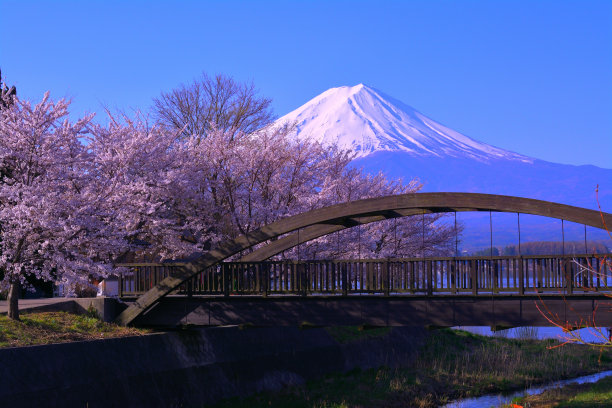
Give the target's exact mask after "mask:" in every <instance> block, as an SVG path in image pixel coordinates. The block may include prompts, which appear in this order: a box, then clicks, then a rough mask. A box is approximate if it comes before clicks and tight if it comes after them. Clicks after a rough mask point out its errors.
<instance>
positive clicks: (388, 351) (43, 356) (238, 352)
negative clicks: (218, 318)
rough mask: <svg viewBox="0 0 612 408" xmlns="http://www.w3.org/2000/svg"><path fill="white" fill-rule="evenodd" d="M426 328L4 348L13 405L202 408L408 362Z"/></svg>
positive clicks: (7, 395) (273, 331)
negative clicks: (360, 334)
mask: <svg viewBox="0 0 612 408" xmlns="http://www.w3.org/2000/svg"><path fill="white" fill-rule="evenodd" d="M426 335H427V332H426V331H425V330H423V329H420V328H408V327H403V328H394V329H393V330H392V331H391V332H390V334H388V335H387V336H385V337H383V338H377V339H370V340H363V341H357V342H353V343H349V344H338V343H337V342H336V341H335V340H333V338H331V336H329V334H328V333H327V332H326V331H325V330H324V329H304V330H300V329H298V328H251V329H245V330H239V329H238V328H235V327H232V328H208V329H194V330H185V331H180V332H171V333H164V334H154V335H148V336H139V337H129V338H119V339H110V340H99V341H89V342H77V343H66V344H55V345H47V346H34V347H22V348H9V349H0V379H1V380H0V401H1V404H2V406H6V407H34V406H36V407H88V408H93V407H180V406H202V405H205V404H211V403H214V402H216V401H218V400H219V399H222V398H227V397H231V396H237V395H241V396H245V395H249V394H251V393H254V392H257V391H262V390H270V389H279V388H281V387H283V386H284V385H288V384H300V383H302V382H304V381H305V380H306V379H310V378H315V377H318V376H321V375H323V374H325V373H329V372H340V371H346V370H350V369H352V368H355V367H361V368H369V367H378V366H381V365H388V366H393V365H399V364H407V363H408V362H410V361H411V360H412V359H413V358H414V353H415V350H417V349H418V346H419V345H420V344H421V343H422V342H423V341H424V339H425V337H426Z"/></svg>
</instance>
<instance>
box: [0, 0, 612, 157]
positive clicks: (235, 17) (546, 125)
mask: <svg viewBox="0 0 612 408" xmlns="http://www.w3.org/2000/svg"><path fill="white" fill-rule="evenodd" d="M0 16H2V23H1V25H0V68H2V72H3V74H4V77H5V79H7V80H8V81H9V83H11V84H15V85H16V86H17V88H18V92H19V95H20V96H21V97H26V98H29V99H39V98H40V97H41V96H42V94H43V92H44V91H46V90H50V91H51V94H52V96H53V97H62V96H68V97H71V98H73V101H74V103H73V110H74V112H75V114H82V113H84V112H86V111H89V112H102V104H104V105H107V106H109V107H110V108H113V109H114V108H119V109H130V108H140V109H143V110H146V109H148V108H149V107H150V106H151V100H152V98H153V97H155V96H158V95H159V94H160V92H161V91H165V90H170V89H172V88H173V87H175V86H177V85H178V84H180V83H182V82H190V81H191V80H192V79H194V78H195V77H197V76H198V75H199V74H200V73H201V72H202V71H206V72H208V73H211V74H214V73H225V74H228V75H231V76H234V77H235V78H236V79H238V80H253V81H254V83H255V85H256V86H257V87H258V88H259V90H260V92H261V94H262V95H265V96H268V97H271V98H272V99H273V101H274V103H273V107H274V111H275V113H276V114H277V115H278V116H281V115H283V114H285V113H287V112H289V111H291V110H293V109H295V108H297V107H298V106H300V105H301V104H303V103H305V102H306V101H308V100H309V99H310V98H312V97H314V96H316V95H317V94H319V93H321V92H323V91H324V90H326V89H328V88H330V87H334V86H341V85H355V84H358V83H365V84H368V85H370V86H372V87H374V88H377V89H380V90H381V91H383V92H385V93H387V94H389V95H391V96H394V97H395V98H397V99H400V100H402V101H403V102H405V103H407V104H409V105H411V106H413V107H414V108H416V109H418V110H420V111H421V112H423V113H424V114H426V115H428V116H429V117H431V118H433V119H435V120H437V121H439V122H441V123H443V124H445V125H447V126H449V127H451V128H453V129H455V130H458V131H460V132H462V133H464V134H467V135H468V136H471V137H473V138H475V139H478V140H482V141H484V142H487V143H490V144H493V145H495V146H499V147H502V148H506V149H510V150H514V151H517V152H519V153H522V154H526V155H529V156H532V157H536V158H540V159H544V160H549V161H554V162H559V163H569V164H594V165H597V166H600V167H606V168H612V1H609V0H602V1H588V0H586V1H585V0H581V1H559V0H554V1H431V0H427V1H380V0H378V1H329V0H328V1H276V2H272V1H257V2H256V1H249V2H247V1H242V2H236V1H192V2H188V1H164V2H162V1H123V2H119V1H108V0H107V1H89V2H88V1H83V0H81V1H39V2H35V1H27V0H19V1H12V0H0Z"/></svg>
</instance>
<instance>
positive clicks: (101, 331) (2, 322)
mask: <svg viewBox="0 0 612 408" xmlns="http://www.w3.org/2000/svg"><path fill="white" fill-rule="evenodd" d="M145 333H146V331H144V330H140V329H134V328H129V327H121V326H117V325H115V324H110V323H104V322H103V321H101V320H99V319H98V318H96V317H95V316H93V315H76V314H71V313H66V312H46V313H30V314H25V313H24V314H22V315H21V321H13V320H11V319H9V318H8V317H6V316H5V315H0V347H21V346H31V345H37V344H50V343H63V342H69V341H79V340H95V339H103V338H109V337H123V336H133V335H139V334H145Z"/></svg>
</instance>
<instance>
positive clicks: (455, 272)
mask: <svg viewBox="0 0 612 408" xmlns="http://www.w3.org/2000/svg"><path fill="white" fill-rule="evenodd" d="M604 256H605V255H599V254H598V255H593V254H581V255H548V256H543V255H537V256H513V257H510V256H493V257H436V258H407V259H364V260H315V261H265V262H225V263H221V264H218V265H216V266H214V267H211V268H208V269H206V270H204V271H202V272H201V273H199V274H198V275H196V276H194V277H193V278H192V279H190V280H189V281H187V282H186V283H184V284H183V285H182V286H181V287H180V288H179V289H178V290H177V291H176V292H174V294H181V295H187V296H192V295H216V296H230V295H258V296H273V295H301V296H308V295H345V296H346V295H355V294H377V295H400V294H402V295H407V294H417V295H436V294H473V295H478V294H487V295H491V294H502V293H515V294H519V295H522V294H533V293H534V292H535V293H546V292H548V293H567V294H571V293H586V292H594V291H600V292H612V271H610V270H609V268H608V264H607V263H606V262H604V261H603V258H604ZM124 266H127V267H128V268H129V270H130V272H127V273H125V274H123V275H122V276H121V277H120V279H119V291H120V296H122V297H132V296H139V295H141V294H143V293H145V292H146V291H147V290H149V289H151V288H152V287H153V286H155V285H156V284H157V283H158V282H160V281H161V280H162V279H164V278H165V277H166V276H168V275H171V274H172V272H173V269H175V268H180V267H181V266H182V265H181V264H178V263H169V264H163V263H162V264H125V265H124Z"/></svg>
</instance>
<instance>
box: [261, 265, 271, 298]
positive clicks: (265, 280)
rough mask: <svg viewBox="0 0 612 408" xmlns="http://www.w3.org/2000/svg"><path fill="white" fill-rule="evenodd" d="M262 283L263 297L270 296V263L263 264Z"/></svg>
mask: <svg viewBox="0 0 612 408" xmlns="http://www.w3.org/2000/svg"><path fill="white" fill-rule="evenodd" d="M261 266H262V268H261V281H262V282H261V284H262V286H263V297H266V296H268V287H269V286H270V283H269V281H270V266H269V265H268V264H262V265H261Z"/></svg>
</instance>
